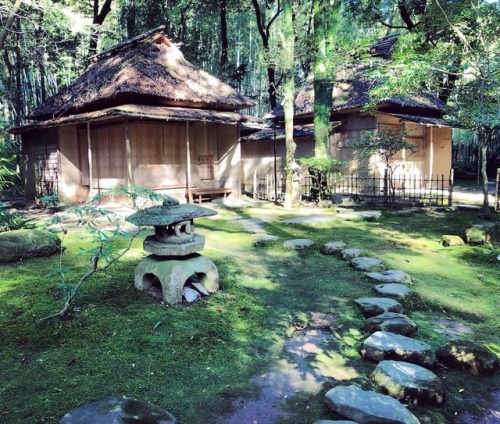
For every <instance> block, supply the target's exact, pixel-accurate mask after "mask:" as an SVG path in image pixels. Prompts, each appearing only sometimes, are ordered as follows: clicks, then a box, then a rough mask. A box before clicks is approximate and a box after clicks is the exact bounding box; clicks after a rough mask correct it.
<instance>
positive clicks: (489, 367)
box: [436, 340, 500, 376]
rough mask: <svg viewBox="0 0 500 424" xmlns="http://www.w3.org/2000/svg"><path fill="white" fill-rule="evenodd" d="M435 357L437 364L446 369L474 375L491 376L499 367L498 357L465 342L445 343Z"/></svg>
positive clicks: (481, 347) (476, 345)
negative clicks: (444, 366) (442, 365)
mask: <svg viewBox="0 0 500 424" xmlns="http://www.w3.org/2000/svg"><path fill="white" fill-rule="evenodd" d="M436 356H437V358H438V360H439V362H441V363H442V364H444V365H446V366H447V367H449V368H454V369H458V370H462V371H467V372H470V373H471V374H474V375H483V376H490V375H493V374H495V373H496V372H497V371H498V368H499V365H500V364H499V359H498V357H497V356H496V355H495V354H494V353H493V352H490V351H489V350H488V349H486V348H485V347H484V346H481V345H478V344H476V343H473V342H470V341H467V340H455V341H451V342H448V343H446V344H445V345H444V346H442V347H440V348H439V349H438V350H437V351H436Z"/></svg>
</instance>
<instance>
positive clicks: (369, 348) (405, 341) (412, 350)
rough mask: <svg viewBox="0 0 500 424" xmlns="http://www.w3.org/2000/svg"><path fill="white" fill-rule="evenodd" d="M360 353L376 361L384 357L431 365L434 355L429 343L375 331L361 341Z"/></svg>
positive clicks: (434, 361)
mask: <svg viewBox="0 0 500 424" xmlns="http://www.w3.org/2000/svg"><path fill="white" fill-rule="evenodd" d="M361 355H362V356H363V357H364V358H367V359H371V360H373V361H376V362H380V361H383V360H384V359H392V360H395V361H405V362H411V363H412V364H417V365H422V366H424V367H433V366H434V365H435V363H436V355H435V354H434V352H433V351H432V348H431V346H430V345H429V344H427V343H424V342H421V341H420V340H416V339H412V338H410V337H406V336H402V335H401V334H396V333H390V332H388V331H377V332H376V333H373V334H372V335H371V336H370V337H368V338H367V339H365V340H364V341H363V345H362V347H361Z"/></svg>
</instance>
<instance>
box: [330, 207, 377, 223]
mask: <svg viewBox="0 0 500 424" xmlns="http://www.w3.org/2000/svg"><path fill="white" fill-rule="evenodd" d="M338 212H339V214H338V216H339V217H340V218H342V219H345V220H347V221H355V220H358V219H366V220H368V221H372V220H373V221H374V220H376V219H379V218H380V217H381V216H382V212H381V211H345V212H344V211H343V210H342V209H338Z"/></svg>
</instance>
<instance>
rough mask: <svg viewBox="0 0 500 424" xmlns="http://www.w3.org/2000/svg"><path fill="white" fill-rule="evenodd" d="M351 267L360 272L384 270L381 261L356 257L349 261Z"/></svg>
mask: <svg viewBox="0 0 500 424" xmlns="http://www.w3.org/2000/svg"><path fill="white" fill-rule="evenodd" d="M351 266H352V267H354V268H356V269H358V270H360V271H367V272H372V271H383V270H384V269H385V264H384V261H383V260H382V259H376V258H367V257H364V256H362V257H358V258H354V259H351Z"/></svg>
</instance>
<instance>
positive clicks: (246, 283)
mask: <svg viewBox="0 0 500 424" xmlns="http://www.w3.org/2000/svg"><path fill="white" fill-rule="evenodd" d="M238 284H240V285H242V286H243V287H247V288H249V289H256V290H278V289H279V288H280V286H281V285H280V284H277V283H274V282H273V281H271V280H269V279H267V278H264V277H260V278H259V277H252V276H249V275H241V276H240V277H239V278H238Z"/></svg>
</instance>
